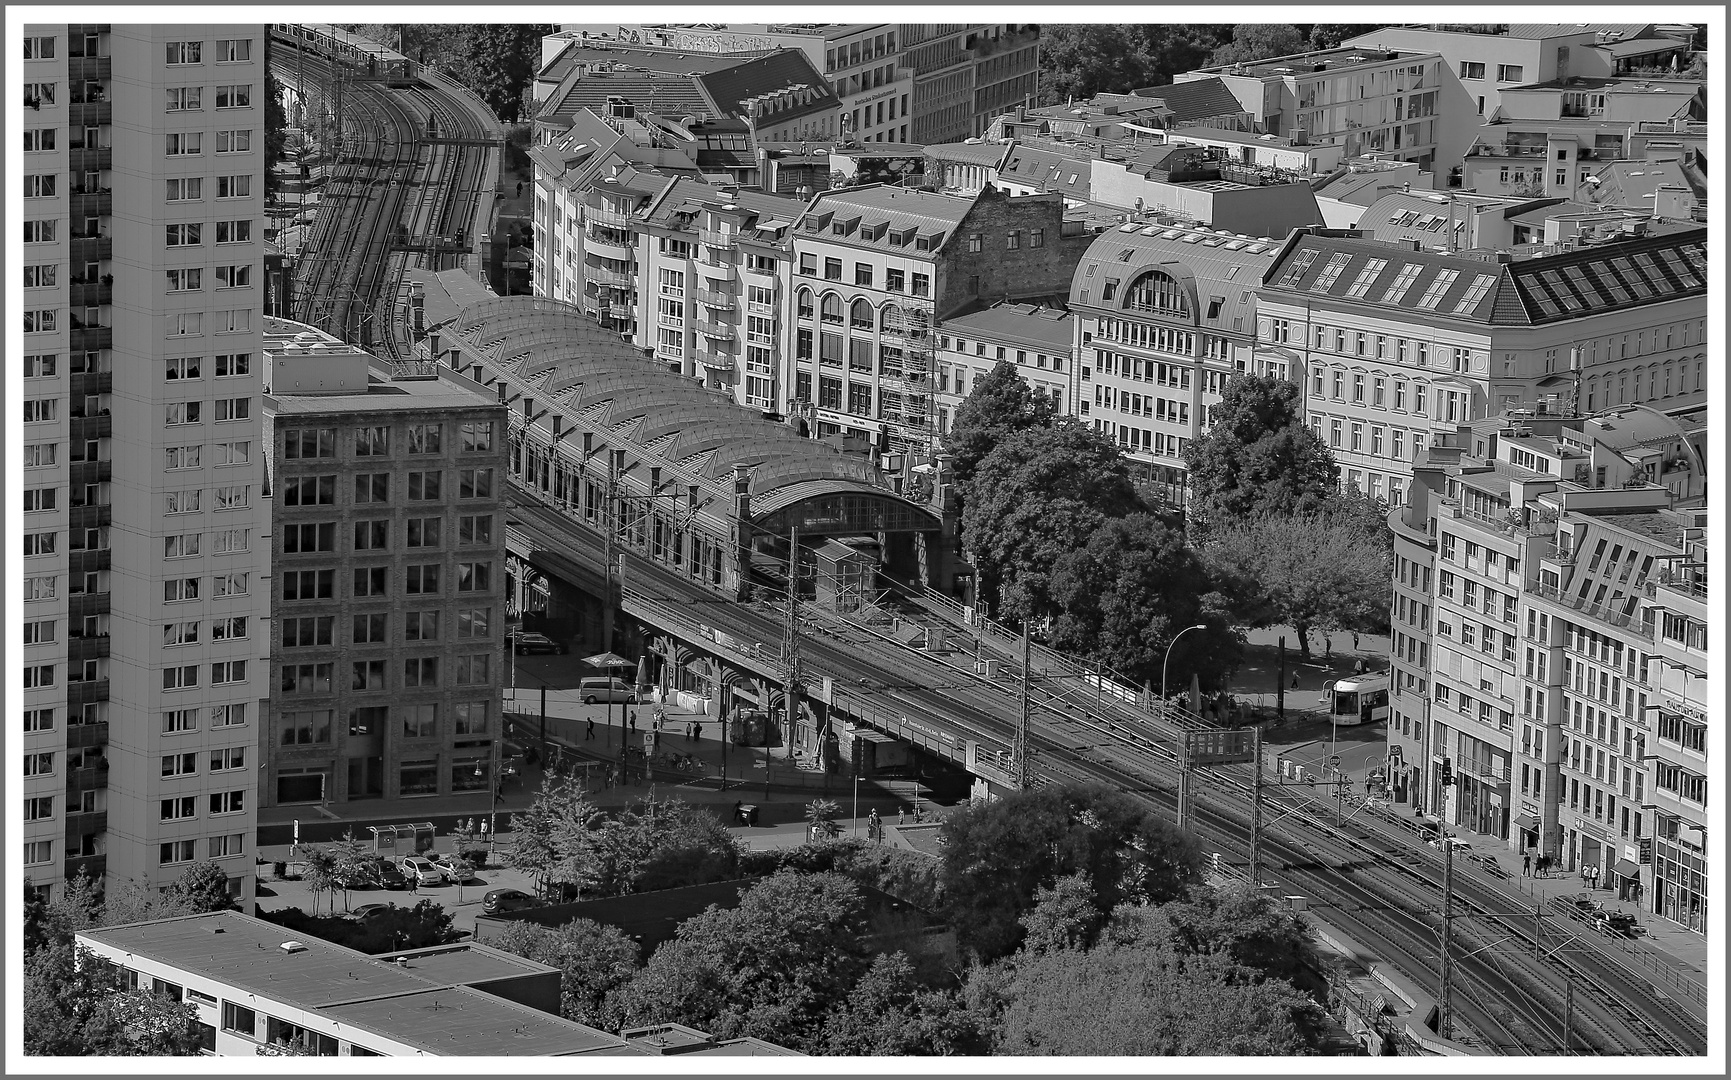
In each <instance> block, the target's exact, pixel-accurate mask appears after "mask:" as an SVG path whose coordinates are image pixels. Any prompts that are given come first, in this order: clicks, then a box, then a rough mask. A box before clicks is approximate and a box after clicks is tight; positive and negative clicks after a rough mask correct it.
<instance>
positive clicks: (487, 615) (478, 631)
mask: <svg viewBox="0 0 1731 1080" xmlns="http://www.w3.org/2000/svg"><path fill="white" fill-rule="evenodd" d="M492 614H493V609H492V608H460V609H458V611H457V636H458V637H460V638H484V637H486V636H487V627H488V624H489V623H490V622H491V620H492Z"/></svg>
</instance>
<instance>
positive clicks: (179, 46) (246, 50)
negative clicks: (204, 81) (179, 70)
mask: <svg viewBox="0 0 1731 1080" xmlns="http://www.w3.org/2000/svg"><path fill="white" fill-rule="evenodd" d="M166 51H167V63H168V64H170V65H176V66H178V65H182V64H202V63H203V62H204V42H202V41H170V42H167V43H166ZM210 59H212V60H214V61H215V62H216V63H219V64H234V63H240V62H242V61H246V60H251V59H252V39H251V38H218V39H217V41H216V48H215V50H214V51H213V52H212V55H211V57H210Z"/></svg>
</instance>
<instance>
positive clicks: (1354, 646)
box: [1352, 630, 1358, 652]
mask: <svg viewBox="0 0 1731 1080" xmlns="http://www.w3.org/2000/svg"><path fill="white" fill-rule="evenodd" d="M1352 651H1353V652H1357V651H1358V631H1357V630H1354V631H1353V632H1352Z"/></svg>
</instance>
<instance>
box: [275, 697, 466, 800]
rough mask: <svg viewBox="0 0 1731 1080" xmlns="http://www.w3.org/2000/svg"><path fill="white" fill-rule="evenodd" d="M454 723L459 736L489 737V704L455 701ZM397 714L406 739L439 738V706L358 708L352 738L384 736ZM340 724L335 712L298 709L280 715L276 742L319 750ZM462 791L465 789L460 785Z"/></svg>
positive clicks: (352, 712) (351, 718) (351, 720)
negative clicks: (317, 746) (487, 734)
mask: <svg viewBox="0 0 1731 1080" xmlns="http://www.w3.org/2000/svg"><path fill="white" fill-rule="evenodd" d="M450 706H451V722H452V728H453V732H452V733H453V734H455V735H484V734H486V733H487V703H486V702H485V701H455V702H451V703H450ZM393 710H394V711H395V713H396V717H397V719H398V720H400V721H402V725H403V727H402V733H403V737H404V738H409V739H427V738H435V737H437V736H438V735H439V703H437V702H419V703H416V704H412V705H357V706H355V707H353V708H351V709H350V710H349V734H350V735H351V736H364V735H382V734H384V732H385V730H386V728H387V727H388V726H389V725H390V722H391V714H392V712H393ZM335 723H336V710H334V709H295V710H289V711H284V712H280V713H278V714H277V717H276V724H275V727H276V740H277V743H278V744H279V745H281V746H316V745H319V744H321V743H328V742H330V741H331V731H332V729H333V727H334V725H335ZM457 786H458V787H459V788H461V787H463V786H464V785H461V784H459V785H457Z"/></svg>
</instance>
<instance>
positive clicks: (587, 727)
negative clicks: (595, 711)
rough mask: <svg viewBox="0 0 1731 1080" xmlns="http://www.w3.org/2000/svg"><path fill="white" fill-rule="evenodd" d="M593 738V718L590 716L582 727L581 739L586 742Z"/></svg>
mask: <svg viewBox="0 0 1731 1080" xmlns="http://www.w3.org/2000/svg"><path fill="white" fill-rule="evenodd" d="M594 737H595V718H594V717H593V716H591V717H590V718H589V719H588V720H587V721H585V722H584V725H583V739H584V741H585V742H587V741H588V740H590V739H593V738H594Z"/></svg>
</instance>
